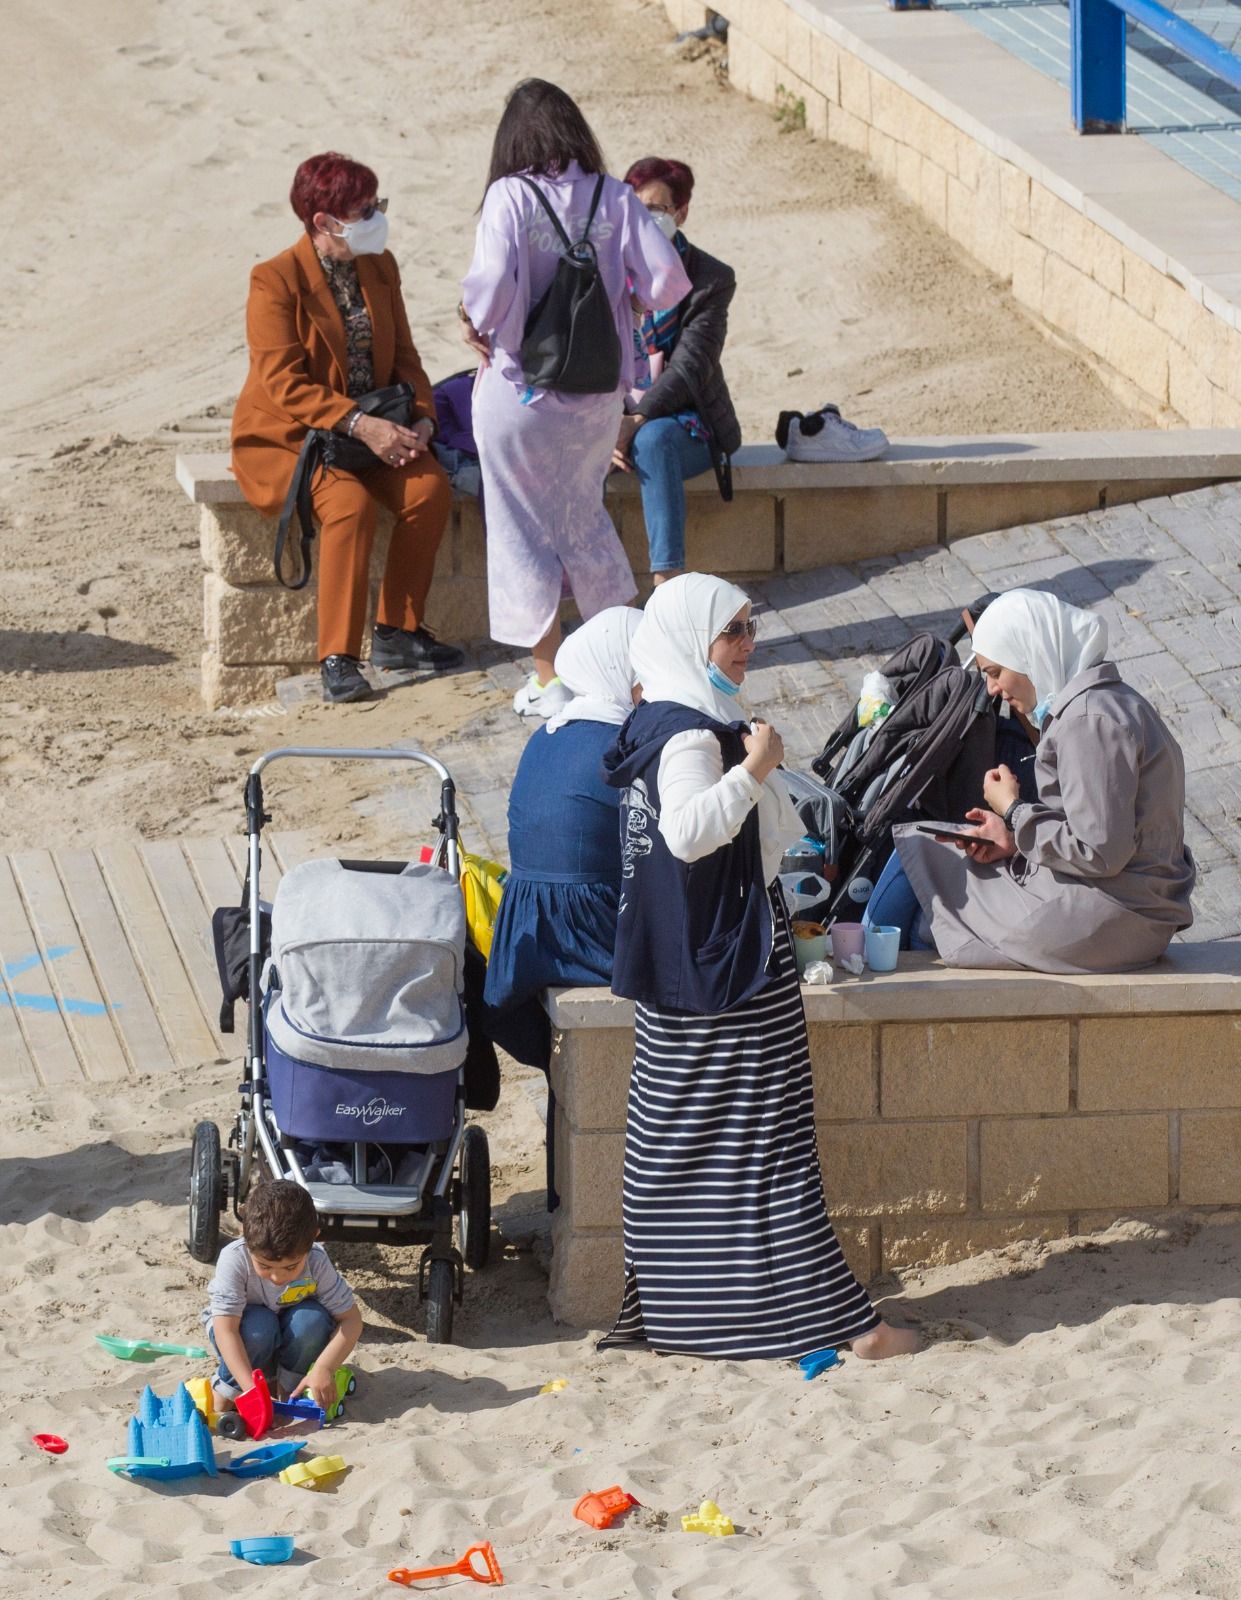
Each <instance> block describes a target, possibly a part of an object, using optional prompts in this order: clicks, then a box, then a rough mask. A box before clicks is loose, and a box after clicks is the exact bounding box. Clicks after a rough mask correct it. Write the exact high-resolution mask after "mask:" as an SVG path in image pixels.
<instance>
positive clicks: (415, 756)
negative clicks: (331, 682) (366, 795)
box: [250, 745, 452, 783]
mask: <svg viewBox="0 0 1241 1600" xmlns="http://www.w3.org/2000/svg"><path fill="white" fill-rule="evenodd" d="M288 756H294V757H297V758H300V759H302V760H311V761H313V760H319V761H417V762H419V763H420V764H421V765H422V766H424V767H430V768H431V770H432V772H434V773H435V774H436V775H437V776H438V778H439V780H440V782H441V783H451V782H452V775H451V773H450V772H449V771H448V768H447V767H446V766H445V765H444V764H443V762H441V761H437V760H436V759H435V757H434V756H429V755H427V754H426V753H425V752H424V751H422V750H337V749H335V748H332V747H324V746H322V745H287V746H285V747H284V748H283V749H280V750H269V751H268V752H267V754H266V755H263V756H260V757H259V758H258V760H257V761H256V762H255V763H254V765H253V766H252V767H251V768H250V776H251V777H252V778H257V777H258V775H259V773H260V772H262V770H263V768H264V767H269V766H270V765H271V764H272V762H273V761H282V760H284V759H285V758H286V757H288Z"/></svg>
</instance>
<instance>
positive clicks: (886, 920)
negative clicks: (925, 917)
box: [862, 850, 933, 950]
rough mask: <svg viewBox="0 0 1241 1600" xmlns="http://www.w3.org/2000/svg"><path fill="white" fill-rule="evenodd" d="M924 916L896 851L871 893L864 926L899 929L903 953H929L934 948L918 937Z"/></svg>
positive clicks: (864, 913)
mask: <svg viewBox="0 0 1241 1600" xmlns="http://www.w3.org/2000/svg"><path fill="white" fill-rule="evenodd" d="M921 915H922V907H921V906H920V905H919V904H918V897H917V895H916V894H915V893H914V886H913V884H912V883H910V881H909V879H908V877H906V875H905V869H904V867H903V866H901V858H900V856H899V855H898V854H897V852H896V851H895V850H893V852H892V854H891V855H890V856H889V857H888V861H887V865H886V866H885V867H884V869H883V871H882V872H881V873H880V874H879V877H878V879H877V881H876V883H875V887H874V888H873V889H872V890H871V892H870V899H869V900H868V901H867V902H866V910H865V911H864V912H863V913H862V926H863V927H864V928H873V927H875V926H879V927H887V928H899V929H900V930H901V949H902V950H930V949H932V948H933V946H931V945H929V944H927V943H926V941H925V940H924V939H920V938H919V937H918V922H919V920H920V918H921Z"/></svg>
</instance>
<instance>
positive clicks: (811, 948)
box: [793, 922, 827, 973]
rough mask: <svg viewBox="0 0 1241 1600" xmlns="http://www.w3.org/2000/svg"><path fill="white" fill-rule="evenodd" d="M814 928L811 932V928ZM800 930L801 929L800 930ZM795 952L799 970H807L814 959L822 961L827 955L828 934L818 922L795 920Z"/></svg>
mask: <svg viewBox="0 0 1241 1600" xmlns="http://www.w3.org/2000/svg"><path fill="white" fill-rule="evenodd" d="M812 929H813V930H814V931H813V932H811V931H810V930H812ZM799 930H800V931H799ZM793 954H794V956H795V957H796V958H797V970H798V972H799V973H801V972H805V970H806V968H807V967H808V966H809V965H810V963H811V962H812V961H822V960H823V959H824V957H825V956H826V955H827V935H826V934H825V933H824V932H823V928H822V925H821V924H820V923H818V922H794V924H793Z"/></svg>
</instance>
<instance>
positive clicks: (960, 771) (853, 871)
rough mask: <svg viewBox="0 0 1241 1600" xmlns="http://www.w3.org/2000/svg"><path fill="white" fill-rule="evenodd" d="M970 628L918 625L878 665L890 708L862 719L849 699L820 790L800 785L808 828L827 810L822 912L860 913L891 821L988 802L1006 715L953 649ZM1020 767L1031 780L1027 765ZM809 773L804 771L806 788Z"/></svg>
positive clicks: (883, 855)
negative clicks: (985, 796)
mask: <svg viewBox="0 0 1241 1600" xmlns="http://www.w3.org/2000/svg"><path fill="white" fill-rule="evenodd" d="M991 598H992V597H991V596H989V595H988V596H985V597H984V598H982V599H980V600H977V601H975V602H974V604H973V605H972V606H970V607H969V608H968V610H969V613H970V615H971V616H972V617H975V618H976V617H978V616H979V615H981V613H982V611H983V610H984V608H985V607H986V605H987V604H988V602H989V600H990V599H991ZM965 633H966V627H965V623H964V621H962V623H961V625H960V626H959V627H957V628H956V629H955V630H954V631H953V632H952V633H951V634H950V635H948V636H946V637H945V636H941V635H939V634H934V633H919V634H916V635H915V636H914V638H912V639H911V640H910V641H909V643H908V644H906V645H903V646H902V647H901V648H900V649H899V650H898V651H897V652H896V653H895V654H894V655H892V656H890V657H889V658H888V660H887V661H885V662H884V664H883V666H882V668H881V669H880V670H881V672H882V673H883V676H884V677H885V678H887V680H888V682H889V684H890V685H891V687H892V689H893V692H894V703H893V709H892V710H891V711H890V712H889V713H888V715H887V716H886V717H884V718H883V719H882V720H881V721H879V722H876V723H873V724H871V725H869V726H867V727H865V728H862V727H859V726H858V719H857V709H856V707H854V708H852V709H851V710H850V712H849V714H848V715H847V716H846V717H844V718H843V719H842V720H841V722H840V724H839V726H838V727H837V728H836V729H835V731H834V732H833V733H832V734H831V735H830V737H829V738H828V740H827V742H826V744H825V745H824V747H823V750H822V752H821V753H820V755H819V756H817V757H816V759H815V760H814V761H813V762H812V763H811V766H812V769H813V771H814V773H815V774H816V775H817V777H818V778H819V779H820V780H821V783H822V789H821V791H820V792H819V793H818V794H817V795H815V794H813V793H810V792H805V793H803V794H798V793H797V792H794V794H793V800H794V804H796V805H797V806H798V809H799V811H800V812H801V815H802V819H803V821H805V822H806V823H807V826H808V828H809V829H810V830H811V831H814V830H815V824H816V823H819V822H821V821H822V819H824V818H830V832H829V831H827V830H825V831H820V832H818V833H817V834H816V836H817V837H820V838H823V840H824V843H825V847H826V848H825V853H824V860H825V869H824V877H825V878H827V879H828V882H829V884H830V896H829V899H828V901H827V903H826V905H825V906H820V907H818V908H817V910H816V915H818V916H819V917H821V918H822V917H824V916H826V917H828V918H832V919H835V920H838V921H841V922H856V921H858V920H860V918H861V916H862V914H863V912H864V911H865V909H866V904H867V901H868V900H869V899H870V896H871V893H872V891H873V889H874V887H875V882H876V880H877V879H878V877H879V874H880V873H881V872H882V871H883V868H884V866H885V865H886V864H887V860H888V857H889V856H890V855H891V853H892V828H893V826H894V825H895V824H897V823H900V822H911V821H915V820H926V821H933V822H963V821H964V820H965V813H966V812H967V811H969V810H970V809H971V808H972V807H974V806H978V805H981V804H982V786H983V779H984V777H985V776H986V773H987V770H988V769H989V768H990V767H993V766H995V765H996V762H997V760H998V759H1000V757H999V756H998V754H997V751H998V749H999V738H1000V721H1001V719H1000V717H999V715H998V713H999V706H998V705H997V703H996V701H995V699H994V698H993V697H992V696H991V695H989V694H988V693H987V686H986V683H985V682H984V680H983V677H982V674H981V673H980V672H979V671H978V669H977V667H975V666H973V665H972V664H971V665H970V666H963V665H962V664H961V661H960V659H959V657H958V655H957V643H958V641H959V640H960V639H962V638H963V637H964V635H965ZM1009 720H1010V721H1011V720H1012V719H1009ZM1014 726H1016V725H1014ZM1016 737H1018V738H1019V739H1021V740H1023V741H1024V738H1025V736H1024V734H1022V733H1017V735H1016ZM1027 745H1028V741H1027ZM1014 770H1016V771H1017V772H1018V774H1019V776H1020V777H1022V778H1023V779H1024V781H1025V783H1026V784H1027V785H1029V784H1030V783H1031V782H1032V779H1031V778H1030V776H1029V774H1028V769H1027V768H1025V767H1018V768H1015V769H1014ZM811 783H812V780H807V779H805V778H803V779H802V784H803V788H805V787H806V786H807V785H809V784H811ZM1032 797H1033V796H1032V795H1031V798H1032Z"/></svg>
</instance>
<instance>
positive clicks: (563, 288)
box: [521, 173, 621, 394]
mask: <svg viewBox="0 0 1241 1600" xmlns="http://www.w3.org/2000/svg"><path fill="white" fill-rule="evenodd" d="M522 182H523V183H525V184H527V185H528V186H529V187H530V188H531V189H533V190H534V192H535V194H536V195H537V196H538V198H539V203H540V205H541V206H542V207H543V210H544V211H546V213H547V215H548V218H549V220H550V221H551V224H552V227H553V228H555V230H556V232H557V233H558V234H559V235H560V242H561V243H562V244H563V245H564V254H563V255H562V256H561V257H560V258H559V260H558V261H557V262H556V275H555V277H554V278H553V279H552V281H551V283H550V284H548V286H547V290H546V292H545V293H544V294H543V295H541V296H540V298H539V300H538V302H537V304H536V305H535V306H534V308H533V309H532V310H531V312H530V315H529V316H528V317H527V318H526V326H525V331H524V334H523V337H522V341H521V366H522V372H523V373H524V374H525V379H526V382H527V383H528V384H529V385H530V386H531V388H534V389H552V390H555V391H557V392H558V393H560V394H612V393H613V392H614V391H615V390H616V388H617V386H618V385H619V383H620V370H621V352H620V340H619V339H618V338H617V336H616V318H615V316H614V315H613V312H612V306H611V302H610V301H609V299H608V291H607V285H606V284H605V283H604V281H603V276H602V274H601V273H600V271H599V258H598V256H597V255H596V254H595V247H594V245H593V244H591V242H590V228H591V224H592V223H593V222H594V220H595V211H596V210H597V209H598V205H599V196H600V195H601V194H602V193H603V174H602V173H600V174H599V181H598V183H596V185H595V193H594V197H593V198H592V200H591V202H590V213H589V215H588V216H587V218H586V226H585V227H584V228H583V229H582V237H581V238H580V239H579V240H578V241H577V243H576V244H574V243H573V241H572V240H571V239H570V238H569V235H568V234H567V233H566V232H565V231H564V228H563V227H562V226H561V223H560V218H559V217H558V216H557V215H556V213H555V212H554V211H553V210H552V208H551V205H550V203H549V201H548V198H547V196H546V195H545V194H544V193H543V191H542V189H540V188H539V186H538V184H537V183H535V182H534V181H533V180H532V179H530V178H527V177H524V176H523V177H522Z"/></svg>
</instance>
